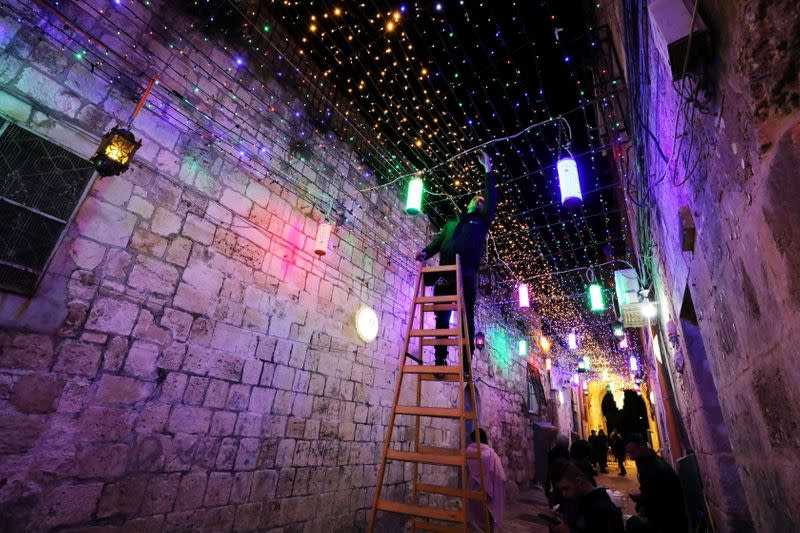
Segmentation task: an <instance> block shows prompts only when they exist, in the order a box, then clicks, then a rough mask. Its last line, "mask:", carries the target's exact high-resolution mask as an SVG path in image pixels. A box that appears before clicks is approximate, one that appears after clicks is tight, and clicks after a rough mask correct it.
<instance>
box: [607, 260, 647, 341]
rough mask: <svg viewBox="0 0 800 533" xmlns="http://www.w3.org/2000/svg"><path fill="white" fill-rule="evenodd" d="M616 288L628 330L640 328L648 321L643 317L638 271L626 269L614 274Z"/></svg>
mask: <svg viewBox="0 0 800 533" xmlns="http://www.w3.org/2000/svg"><path fill="white" fill-rule="evenodd" d="M614 288H615V289H616V291H617V302H618V303H619V314H620V319H621V320H622V324H623V325H624V326H625V327H626V328H640V327H642V326H644V325H646V323H647V321H646V320H645V319H644V317H643V316H642V311H641V308H642V298H641V297H640V296H639V291H640V290H641V288H640V286H639V276H638V275H637V274H636V270H634V269H632V268H626V269H624V270H617V271H615V272H614Z"/></svg>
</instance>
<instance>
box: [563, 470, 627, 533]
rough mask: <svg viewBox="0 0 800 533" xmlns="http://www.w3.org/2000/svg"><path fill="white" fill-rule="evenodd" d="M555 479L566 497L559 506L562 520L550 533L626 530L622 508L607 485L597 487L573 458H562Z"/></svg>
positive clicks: (615, 532) (618, 531)
mask: <svg viewBox="0 0 800 533" xmlns="http://www.w3.org/2000/svg"><path fill="white" fill-rule="evenodd" d="M551 476H552V479H553V481H554V482H555V485H556V488H558V490H559V491H561V494H562V496H563V497H564V499H565V500H566V501H565V502H564V504H563V505H562V506H561V508H560V509H559V514H558V515H555V513H554V514H553V516H554V517H555V516H557V517H558V518H559V519H561V523H559V524H550V526H549V527H550V532H551V533H623V532H624V531H625V525H624V524H623V522H622V511H620V509H619V508H618V507H617V506H616V505H614V502H612V501H611V498H609V496H608V493H607V492H606V489H605V488H604V487H595V486H594V485H592V484H591V483H590V482H589V480H588V479H587V477H586V475H585V474H584V473H583V471H582V470H581V469H580V468H579V467H578V466H577V465H576V464H575V463H573V462H571V461H566V460H563V459H562V460H559V461H557V462H556V464H555V465H553V472H552V473H551Z"/></svg>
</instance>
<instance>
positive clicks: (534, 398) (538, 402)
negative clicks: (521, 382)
mask: <svg viewBox="0 0 800 533" xmlns="http://www.w3.org/2000/svg"><path fill="white" fill-rule="evenodd" d="M546 406H547V399H546V398H545V396H544V387H543V386H542V377H541V375H540V374H539V370H538V369H536V368H535V367H533V366H531V365H528V411H529V412H531V413H533V414H535V415H538V414H541V410H542V409H543V408H544V407H546Z"/></svg>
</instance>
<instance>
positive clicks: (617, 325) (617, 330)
mask: <svg viewBox="0 0 800 533" xmlns="http://www.w3.org/2000/svg"><path fill="white" fill-rule="evenodd" d="M614 336H615V337H616V338H618V339H621V338H622V337H624V336H625V326H624V325H623V324H622V322H614Z"/></svg>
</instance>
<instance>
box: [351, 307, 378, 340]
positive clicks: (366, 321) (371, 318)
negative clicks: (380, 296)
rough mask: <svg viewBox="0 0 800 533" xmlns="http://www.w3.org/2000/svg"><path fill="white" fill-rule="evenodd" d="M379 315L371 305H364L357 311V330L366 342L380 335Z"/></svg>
mask: <svg viewBox="0 0 800 533" xmlns="http://www.w3.org/2000/svg"><path fill="white" fill-rule="evenodd" d="M378 326H379V322H378V315H377V314H376V313H375V310H374V309H372V308H371V307H367V306H362V307H361V308H360V309H359V310H358V311H357V312H356V332H357V333H358V336H359V337H361V340H363V341H364V342H371V341H374V340H375V337H377V336H378Z"/></svg>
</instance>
